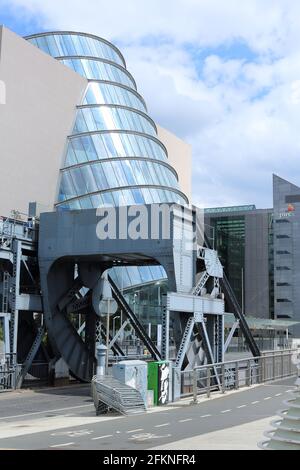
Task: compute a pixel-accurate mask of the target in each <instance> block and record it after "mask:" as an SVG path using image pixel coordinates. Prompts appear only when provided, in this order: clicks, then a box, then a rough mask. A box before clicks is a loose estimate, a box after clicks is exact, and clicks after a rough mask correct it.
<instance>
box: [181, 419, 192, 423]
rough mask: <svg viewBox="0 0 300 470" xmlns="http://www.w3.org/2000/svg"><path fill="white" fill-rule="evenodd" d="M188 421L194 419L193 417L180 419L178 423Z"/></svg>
mask: <svg viewBox="0 0 300 470" xmlns="http://www.w3.org/2000/svg"><path fill="white" fill-rule="evenodd" d="M188 421H193V418H187V419H180V420H179V421H178V423H187V422H188Z"/></svg>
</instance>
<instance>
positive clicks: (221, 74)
mask: <svg viewBox="0 0 300 470" xmlns="http://www.w3.org/2000/svg"><path fill="white" fill-rule="evenodd" d="M2 3H5V1H4V0H2ZM6 3H7V2H6ZM9 4H10V8H11V7H12V5H13V6H14V7H15V15H16V16H18V15H20V17H21V15H23V14H24V11H26V14H27V15H28V14H29V15H30V14H31V15H32V16H33V17H35V18H36V16H37V15H38V16H39V18H40V24H41V27H43V28H45V29H68V30H81V31H88V32H92V33H95V34H98V35H100V36H103V37H105V38H107V39H109V40H112V41H113V42H116V43H117V45H119V47H120V48H121V50H122V52H123V54H124V55H125V58H126V60H127V64H128V69H129V70H130V71H131V72H132V73H133V75H134V76H135V78H136V81H137V83H138V87H139V90H140V92H141V93H142V94H143V95H144V97H145V99H146V101H147V104H148V108H149V112H150V114H151V115H152V116H153V117H154V119H155V120H156V121H158V122H159V123H160V124H161V125H162V126H164V127H166V128H169V129H170V130H172V131H174V132H176V133H177V134H178V135H179V136H181V137H182V138H185V139H187V140H188V141H189V142H190V143H192V145H193V158H194V171H193V178H194V199H195V202H198V203H199V204H201V205H208V206H213V205H226V204H240V203H256V204H257V205H258V206H259V207H263V206H271V204H272V201H271V189H272V188H271V174H272V172H276V173H278V174H280V175H282V176H283V177H286V178H291V179H292V181H294V182H295V183H296V184H299V183H300V165H299V156H300V139H299V121H300V120H299V115H300V50H299V44H300V2H297V1H295V0H243V1H242V2H241V1H240V0H226V2H225V1H222V0H152V1H151V2H149V1H148V0H127V1H125V0H110V2H107V1H104V0H86V1H85V2H82V1H81V0H60V1H58V0H51V1H50V0H43V2H41V1H40V0H10V3H9ZM0 5H1V0H0ZM21 7H22V9H21ZM23 8H24V9H25V10H23Z"/></svg>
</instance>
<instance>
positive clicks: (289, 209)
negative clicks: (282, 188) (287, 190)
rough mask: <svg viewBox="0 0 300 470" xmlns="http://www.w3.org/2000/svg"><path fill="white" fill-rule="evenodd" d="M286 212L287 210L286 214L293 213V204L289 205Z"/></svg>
mask: <svg viewBox="0 0 300 470" xmlns="http://www.w3.org/2000/svg"><path fill="white" fill-rule="evenodd" d="M287 210H288V212H294V210H295V207H294V206H293V204H289V205H288V209H287Z"/></svg>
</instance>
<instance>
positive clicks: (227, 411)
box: [221, 410, 232, 413]
mask: <svg viewBox="0 0 300 470" xmlns="http://www.w3.org/2000/svg"><path fill="white" fill-rule="evenodd" d="M230 411H232V410H224V411H221V413H229V412H230Z"/></svg>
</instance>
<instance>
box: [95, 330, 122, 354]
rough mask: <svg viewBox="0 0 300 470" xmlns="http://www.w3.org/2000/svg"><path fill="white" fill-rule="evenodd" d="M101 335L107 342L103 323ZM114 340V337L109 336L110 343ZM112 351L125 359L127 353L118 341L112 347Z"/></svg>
mask: <svg viewBox="0 0 300 470" xmlns="http://www.w3.org/2000/svg"><path fill="white" fill-rule="evenodd" d="M100 334H101V337H102V339H103V340H104V341H105V340H106V328H105V327H104V325H103V324H102V323H101V325H100ZM112 339H113V338H112V336H111V335H109V343H111V341H112ZM110 349H111V350H112V352H113V353H114V354H115V355H116V356H124V357H125V353H124V351H123V350H122V348H121V346H120V345H119V344H118V343H117V341H115V342H114V344H113V345H112V346H111V347H110Z"/></svg>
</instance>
